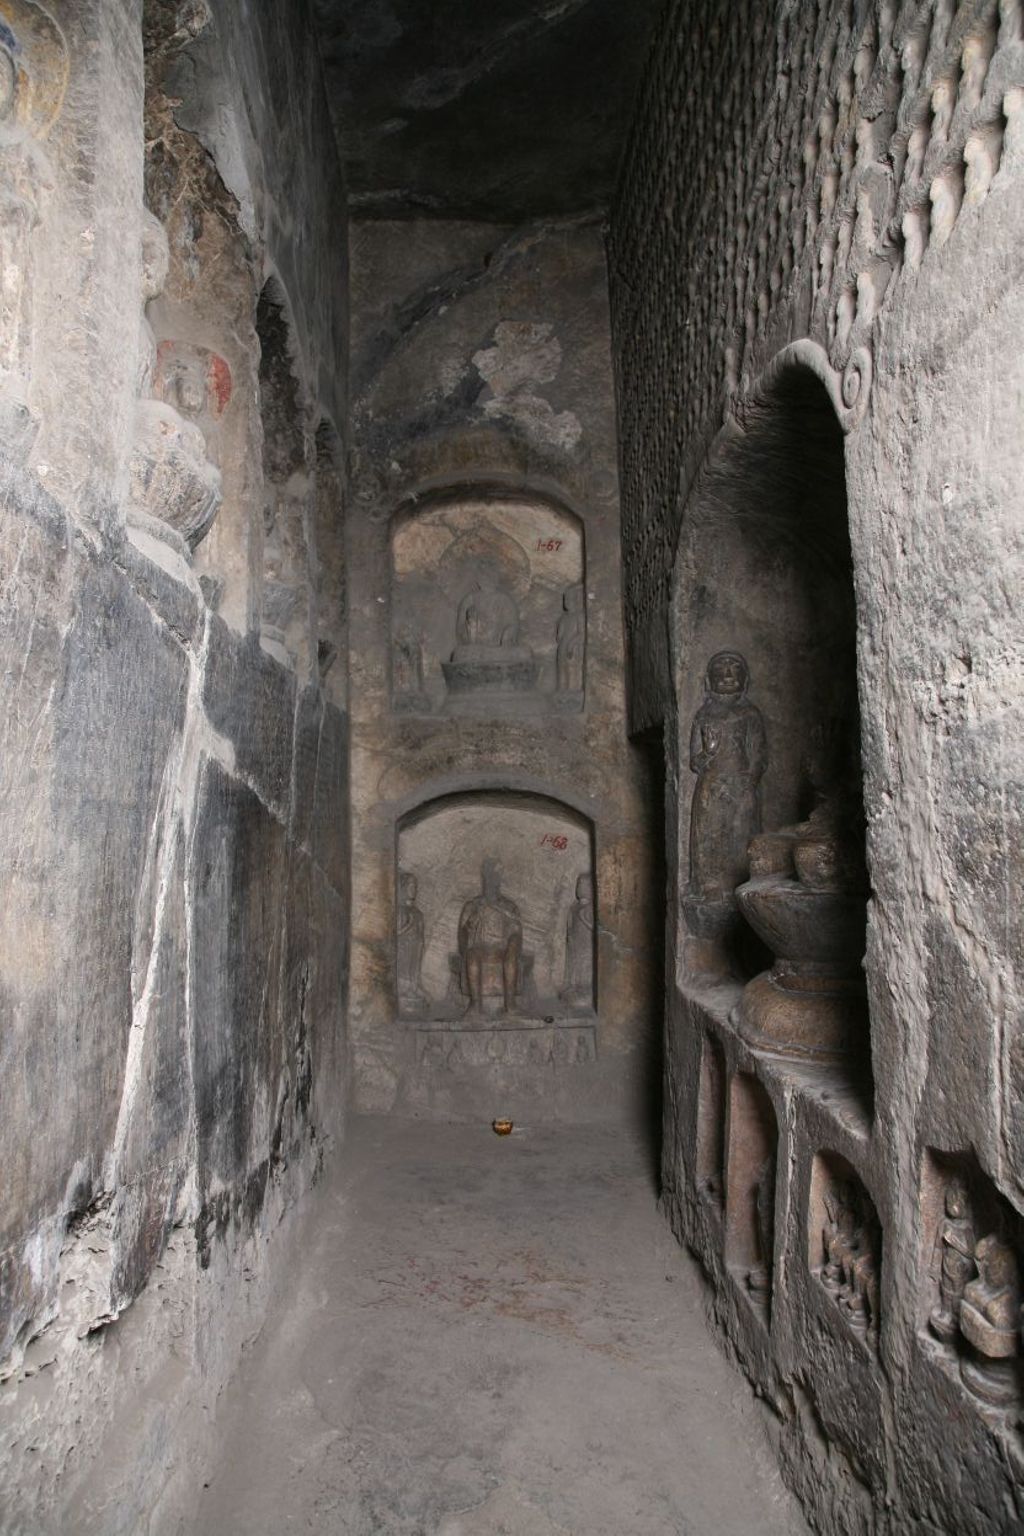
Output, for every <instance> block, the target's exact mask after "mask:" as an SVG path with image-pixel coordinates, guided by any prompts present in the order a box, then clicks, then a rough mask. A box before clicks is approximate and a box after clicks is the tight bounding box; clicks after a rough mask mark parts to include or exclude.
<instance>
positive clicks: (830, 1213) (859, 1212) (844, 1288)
mask: <svg viewBox="0 0 1024 1536" xmlns="http://www.w3.org/2000/svg"><path fill="white" fill-rule="evenodd" d="M825 1211H826V1214H827V1218H828V1219H827V1221H826V1223H825V1228H824V1231H823V1233H822V1243H823V1247H824V1256H825V1263H824V1265H823V1266H822V1268H821V1269H820V1270H819V1272H818V1277H819V1279H820V1280H821V1283H822V1285H823V1286H824V1287H825V1289H826V1290H827V1291H828V1292H829V1293H830V1294H831V1295H832V1297H833V1298H834V1300H835V1302H836V1305H837V1306H838V1307H839V1308H840V1309H841V1310H842V1314H843V1316H844V1317H845V1318H846V1321H847V1322H848V1323H849V1324H850V1327H851V1328H854V1329H855V1330H856V1331H857V1332H858V1333H863V1334H866V1335H868V1336H869V1337H870V1338H872V1339H874V1338H875V1337H876V1336H877V1333H878V1325H879V1319H880V1304H879V1290H880V1252H879V1246H880V1232H879V1228H878V1218H877V1217H876V1216H875V1213H874V1209H873V1207H872V1205H871V1202H870V1200H868V1198H867V1196H866V1195H865V1194H863V1192H862V1191H860V1190H859V1189H858V1188H857V1187H856V1185H855V1184H854V1183H853V1182H852V1181H850V1180H839V1181H838V1182H836V1183H835V1184H833V1185H832V1187H831V1188H830V1189H828V1190H827V1191H826V1193H825Z"/></svg>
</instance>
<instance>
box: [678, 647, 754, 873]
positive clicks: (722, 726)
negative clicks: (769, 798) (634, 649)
mask: <svg viewBox="0 0 1024 1536" xmlns="http://www.w3.org/2000/svg"><path fill="white" fill-rule="evenodd" d="M749 685H750V671H749V668H748V667H747V663H746V661H745V659H744V658H743V657H742V656H741V655H740V653H739V652H738V651H719V652H718V653H717V654H716V655H714V656H712V658H711V660H710V661H709V662H708V667H707V675H706V680H705V692H706V697H705V700H704V703H703V704H702V705H701V707H700V709H698V711H697V713H696V715H695V716H694V720H693V729H692V731H691V733H690V768H691V771H692V772H693V773H695V774H696V775H697V787H696V789H695V790H694V792H693V803H692V807H691V811H690V885H689V894H690V896H691V897H695V898H698V899H699V900H702V901H714V900H720V899H722V898H729V897H731V896H732V893H733V891H734V890H735V889H736V887H737V886H738V885H740V884H742V882H743V881H744V880H745V879H746V878H747V875H748V860H747V845H748V843H749V842H750V839H751V838H752V837H753V836H754V835H755V833H757V832H758V831H760V827H761V802H760V785H761V779H762V776H763V775H764V770H765V767H766V763H767V742H766V738H765V729H764V720H763V718H762V715H761V711H760V710H759V709H758V707H757V705H756V704H751V703H750V701H749V699H748V698H747V689H748V687H749Z"/></svg>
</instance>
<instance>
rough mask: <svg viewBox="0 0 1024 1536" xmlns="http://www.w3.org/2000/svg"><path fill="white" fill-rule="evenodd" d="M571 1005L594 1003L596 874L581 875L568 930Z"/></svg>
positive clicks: (565, 992) (568, 999)
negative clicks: (594, 875)
mask: <svg viewBox="0 0 1024 1536" xmlns="http://www.w3.org/2000/svg"><path fill="white" fill-rule="evenodd" d="M562 998H563V1000H564V1001H565V1002H566V1003H568V1005H569V1007H570V1008H592V1007H593V1006H594V877H593V875H589V874H584V875H580V876H579V878H578V879H577V881H576V900H575V901H574V902H573V904H572V906H571V907H570V909H569V917H568V921H567V923H566V930H565V988H564V990H563V992H562Z"/></svg>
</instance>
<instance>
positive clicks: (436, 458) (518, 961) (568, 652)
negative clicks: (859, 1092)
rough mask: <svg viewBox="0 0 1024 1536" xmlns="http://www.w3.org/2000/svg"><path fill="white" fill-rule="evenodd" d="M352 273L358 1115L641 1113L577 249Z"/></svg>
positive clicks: (589, 321)
mask: <svg viewBox="0 0 1024 1536" xmlns="http://www.w3.org/2000/svg"><path fill="white" fill-rule="evenodd" d="M352 263H353V316H354V320H353V324H354V331H353V368H352V392H353V394H352V403H353V436H354V448H355V453H356V461H357V470H356V476H355V484H354V495H355V497H356V499H357V504H358V528H357V531H355V533H354V536H353V539H352V543H351V565H350V591H351V595H352V599H351V626H352V627H351V641H352V654H353V658H354V660H353V671H352V675H351V708H352V721H353V746H352V775H353V778H352V784H353V789H352V794H353V822H354V832H353V835H354V844H353V881H354V885H353V914H354V921H353V988H352V1039H353V1052H354V1072H355V1079H356V1091H357V1097H358V1102H359V1103H360V1104H361V1105H362V1106H363V1107H365V1108H367V1109H370V1110H373V1111H389V1110H395V1111H396V1112H400V1113H406V1114H433V1115H439V1116H456V1117H469V1118H473V1119H481V1120H483V1121H484V1122H485V1123H486V1122H487V1121H489V1120H490V1119H491V1118H492V1117H493V1116H494V1115H499V1114H511V1115H513V1116H515V1117H518V1118H519V1119H520V1120H526V1121H530V1120H540V1119H548V1118H552V1117H565V1118H586V1117H588V1116H597V1115H601V1114H609V1113H615V1114H623V1113H634V1112H638V1111H639V1109H640V1107H641V1106H642V1105H643V1104H644V1103H645V1095H646V1093H647V1088H648V1082H649V1076H650V1070H651V1060H652V1033H653V1030H652V1019H653V1015H652V1009H651V1000H650V996H649V984H648V977H649V975H650V945H651V923H650V919H649V913H650V910H651V906H650V903H651V891H650V859H649V852H648V845H647V827H646V822H645V799H646V795H645V777H644V774H645V764H644V761H643V760H642V759H641V758H640V757H639V756H638V755H637V754H636V753H634V752H633V751H632V749H631V748H630V746H629V744H628V742H627V739H626V733H625V714H624V709H625V699H624V692H623V685H622V614H621V599H620V580H621V577H620V564H619V543H618V540H619V526H618V486H617V477H616V467H615V418H614V405H613V398H612V386H611V370H610V359H609V351H608V329H607V327H608V319H607V292H606V271H605V263H604V254H603V250H602V242H601V235H600V231H599V230H598V229H597V228H596V227H595V226H593V225H592V224H588V223H571V222H570V223H567V224H551V225H544V224H537V225H529V226H525V227H523V228H508V227H501V226H492V225H486V224H479V223H476V224H468V223H467V224H458V223H450V222H444V221H432V222H429V223H415V224H412V225H409V224H405V223H401V222H387V221H385V222H370V221H366V222H360V223H357V224H355V225H354V226H353V239H352ZM485 860H491V861H493V863H494V864H495V865H496V866H497V871H496V876H497V880H498V885H499V887H500V889H496V891H495V894H494V900H493V903H492V906H491V908H490V909H489V910H490V911H491V913H492V916H493V924H492V927H493V936H492V938H491V939H489V940H488V939H486V937H485V936H484V935H483V927H485V926H486V924H484V925H483V927H481V925H480V924H478V922H477V919H476V917H474V916H473V914H474V912H478V911H482V910H483V907H473V906H472V905H471V904H472V903H474V902H477V900H478V898H482V897H483V896H484V895H485V892H484V889H483V884H482V882H483V879H484V876H483V870H482V865H483V863H484V861H485ZM588 879H589V880H591V882H592V883H591V885H590V886H588ZM588 893H589V894H588ZM502 902H503V903H505V904H506V905H505V906H504V907H502V906H501V905H500V903H502ZM502 914H503V915H502ZM470 927H472V928H473V930H474V932H475V931H476V929H477V928H478V927H480V936H479V937H478V938H476V939H473V938H471V937H467V935H468V933H469V928H470ZM460 935H461V937H460ZM487 943H490V944H491V945H492V949H493V950H494V953H492V954H491V955H490V956H489V957H487V956H484V957H483V960H482V962H481V963H482V964H483V980H482V982H481V992H480V996H479V997H477V996H475V995H474V983H473V980H472V976H471V970H472V962H473V959H474V954H477V955H478V956H480V955H483V951H484V949H485V948H486V946H487ZM474 945H475V946H476V949H475V950H474ZM499 950H500V951H501V953H500V954H499V953H498V951H499ZM503 955H504V956H505V957H506V958H507V959H508V963H509V965H510V967H511V969H510V972H509V980H508V982H507V987H506V985H505V983H504V982H503V980H502V974H503V973H502V956H503Z"/></svg>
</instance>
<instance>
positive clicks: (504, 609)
mask: <svg viewBox="0 0 1024 1536" xmlns="http://www.w3.org/2000/svg"><path fill="white" fill-rule="evenodd" d="M455 642H456V644H455V649H454V651H453V652H452V661H453V662H461V663H466V662H470V663H471V662H481V661H510V660H515V659H517V658H519V659H525V660H529V659H530V658H531V657H532V655H533V652H532V651H531V650H530V649H529V647H528V646H524V645H521V644H520V643H519V608H518V607H517V605H516V600H515V598H514V597H513V596H512V595H511V593H509V592H505V591H503V590H502V589H501V588H500V587H499V586H498V584H497V581H496V580H495V578H494V576H493V575H492V574H491V572H489V571H484V572H483V573H482V574H481V576H480V578H479V580H477V581H476V582H475V583H474V585H473V588H472V590H471V591H469V592H467V593H466V595H465V597H463V599H462V601H461V602H460V603H459V611H458V615H457V617H456V620H455Z"/></svg>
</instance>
